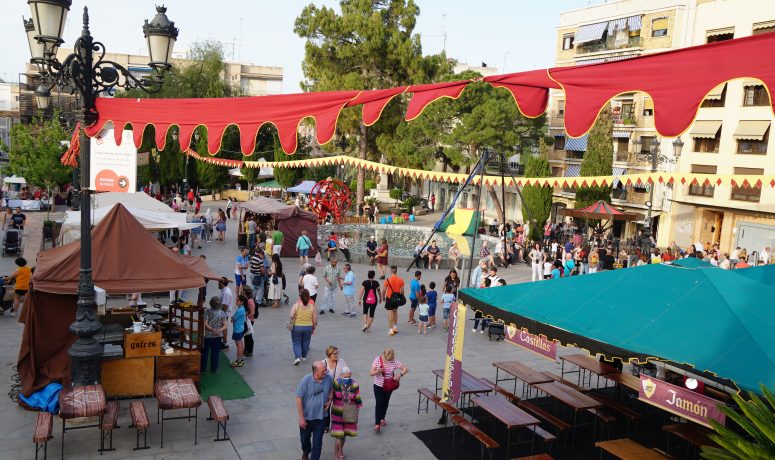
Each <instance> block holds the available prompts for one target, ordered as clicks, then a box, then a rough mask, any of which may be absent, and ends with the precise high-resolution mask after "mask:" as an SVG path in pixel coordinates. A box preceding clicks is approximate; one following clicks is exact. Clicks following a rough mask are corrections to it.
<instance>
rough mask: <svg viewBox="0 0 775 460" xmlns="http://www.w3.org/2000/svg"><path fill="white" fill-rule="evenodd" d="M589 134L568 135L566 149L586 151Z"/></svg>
mask: <svg viewBox="0 0 775 460" xmlns="http://www.w3.org/2000/svg"><path fill="white" fill-rule="evenodd" d="M588 136H589V135H588V134H584V135H583V136H581V137H578V138H574V137H570V136H567V137H566V138H565V150H573V151H574V152H586V151H587V138H588Z"/></svg>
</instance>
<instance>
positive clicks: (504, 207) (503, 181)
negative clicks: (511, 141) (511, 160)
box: [499, 153, 509, 268]
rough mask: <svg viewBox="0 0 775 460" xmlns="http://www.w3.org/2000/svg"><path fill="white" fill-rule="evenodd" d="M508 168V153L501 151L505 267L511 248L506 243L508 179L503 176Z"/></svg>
mask: <svg viewBox="0 0 775 460" xmlns="http://www.w3.org/2000/svg"><path fill="white" fill-rule="evenodd" d="M504 169H506V154H505V153H501V201H502V203H501V209H502V210H503V222H502V223H501V225H503V268H508V266H509V249H508V246H507V245H506V180H505V179H504V178H503V175H504V171H503V170H504ZM499 230H500V229H499Z"/></svg>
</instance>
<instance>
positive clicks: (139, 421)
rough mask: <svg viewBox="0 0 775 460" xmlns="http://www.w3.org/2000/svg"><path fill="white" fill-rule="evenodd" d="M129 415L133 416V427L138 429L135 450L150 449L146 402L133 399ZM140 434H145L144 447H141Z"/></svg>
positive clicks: (149, 423)
mask: <svg viewBox="0 0 775 460" xmlns="http://www.w3.org/2000/svg"><path fill="white" fill-rule="evenodd" d="M129 416H130V417H131V418H132V425H131V426H132V427H134V428H135V429H137V446H136V447H135V448H134V449H133V450H141V449H148V448H149V446H148V427H149V426H151V422H150V421H149V420H148V413H147V412H145V404H143V402H142V401H132V403H131V404H130V405H129ZM140 435H142V436H143V447H140Z"/></svg>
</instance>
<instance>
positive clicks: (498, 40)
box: [0, 0, 599, 93]
mask: <svg viewBox="0 0 775 460" xmlns="http://www.w3.org/2000/svg"><path fill="white" fill-rule="evenodd" d="M416 1H417V3H418V4H419V6H420V10H421V12H420V17H419V18H418V23H417V27H416V29H415V30H416V32H418V33H420V34H421V35H422V44H423V52H424V53H426V54H429V53H436V52H439V51H441V49H442V44H443V42H444V40H443V37H442V34H443V30H446V36H447V39H446V51H447V55H448V56H449V57H453V58H456V59H458V60H460V61H462V62H468V63H469V64H472V65H480V64H481V63H482V62H486V63H487V64H488V65H489V66H490V67H497V68H498V70H499V73H507V72H517V71H522V70H531V69H536V68H544V67H550V66H551V65H552V63H553V62H554V43H555V37H556V35H555V27H556V26H557V23H558V21H559V14H560V12H562V11H567V10H571V9H576V8H581V7H585V6H587V5H588V4H589V3H598V2H599V0H597V1H595V2H591V1H590V0H544V1H535V0H478V1H476V2H470V1H462V0H447V1H443V0H416ZM155 3H161V0H156V2H154V1H151V0H130V1H126V0H123V1H117V0H99V1H98V0H92V1H91V2H88V3H87V2H84V1H82V0H75V1H73V6H72V8H71V10H70V14H69V16H68V19H67V27H66V28H65V34H64V39H65V44H64V45H63V47H68V48H69V47H71V46H72V43H73V41H74V39H75V38H76V37H77V36H78V35H79V34H80V31H81V17H82V12H83V7H84V5H86V6H89V15H90V19H91V26H90V29H91V32H92V36H94V37H95V39H97V40H99V41H102V42H103V43H104V44H105V46H106V48H107V51H108V52H114V53H132V54H137V53H141V54H147V48H146V45H145V41H144V39H143V35H142V29H141V27H142V24H143V22H144V20H145V19H150V18H152V17H153V15H154V14H155V10H154V4H155ZM308 3H310V2H309V1H302V0H275V1H268V0H219V1H212V0H209V1H204V0H168V1H167V2H166V6H167V7H168V10H167V16H168V17H169V18H170V19H171V20H173V21H175V24H176V25H177V27H178V28H179V29H180V36H179V37H178V43H177V45H176V48H175V49H176V50H177V51H181V50H184V49H185V48H187V47H188V45H190V44H191V43H193V42H196V41H202V40H206V39H210V40H216V41H220V42H222V43H224V49H225V50H226V58H227V59H228V60H239V61H242V62H249V63H252V64H257V65H273V66H280V67H283V69H284V81H283V92H286V93H292V92H299V91H300V90H299V81H300V80H301V79H302V72H301V61H302V59H303V58H304V41H303V40H302V39H300V38H299V37H297V36H296V35H295V34H294V33H293V24H294V21H295V19H296V16H298V14H299V13H300V12H301V10H302V8H303V7H304V6H305V5H307V4H308ZM314 3H315V4H317V5H329V6H333V5H337V4H338V2H337V1H332V0H318V1H315V2H314ZM1 8H2V9H1V10H0V31H2V32H1V33H2V43H3V44H4V46H3V53H2V58H0V78H2V79H3V80H5V81H18V80H19V75H18V73H19V72H21V71H23V70H24V63H25V62H26V61H27V60H29V49H28V47H27V40H26V35H25V33H24V28H23V26H22V20H21V17H22V15H24V16H25V17H29V7H28V6H27V2H26V1H24V0H3V2H2V7H1ZM232 52H233V56H232ZM504 59H505V68H504Z"/></svg>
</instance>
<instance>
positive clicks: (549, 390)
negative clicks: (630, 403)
mask: <svg viewBox="0 0 775 460" xmlns="http://www.w3.org/2000/svg"><path fill="white" fill-rule="evenodd" d="M533 387H534V388H536V389H537V390H540V391H542V392H544V393H546V394H547V395H549V396H551V397H552V398H554V399H556V400H558V401H560V402H561V403H563V404H565V405H567V406H570V408H571V409H573V433H572V436H573V439H576V426H577V423H576V422H577V419H578V413H579V411H582V410H587V409H595V408H598V407H602V406H603V403H601V402H599V401H596V400H594V399H592V398H590V397H589V396H587V395H585V394H584V393H581V392H580V391H576V390H574V389H573V388H571V387H569V386H567V385H563V384H562V383H560V382H556V381H552V382H546V383H538V384H536V385H533Z"/></svg>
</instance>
